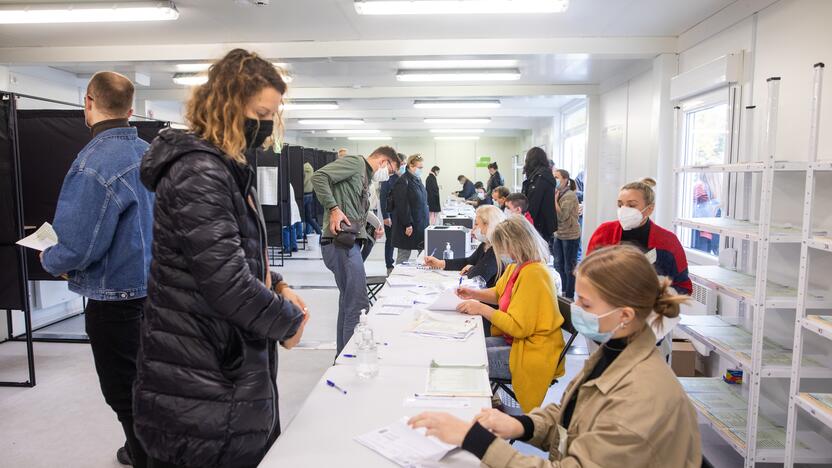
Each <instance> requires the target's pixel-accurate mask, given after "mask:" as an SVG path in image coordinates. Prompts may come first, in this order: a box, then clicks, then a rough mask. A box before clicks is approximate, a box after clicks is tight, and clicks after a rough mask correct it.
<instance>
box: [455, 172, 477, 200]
mask: <svg viewBox="0 0 832 468" xmlns="http://www.w3.org/2000/svg"><path fill="white" fill-rule="evenodd" d="M456 180H457V181H458V182H459V183H460V185H462V190H460V191H458V192H454V195H456V196H458V197H459V198H462V199H465V200H472V199H474V198H475V197H476V196H477V193H476V189H474V183H473V182H471V181H470V180H468V178H467V177H465V176H464V175H460V176H459V177H457V178H456Z"/></svg>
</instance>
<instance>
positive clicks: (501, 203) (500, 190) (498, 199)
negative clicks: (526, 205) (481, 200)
mask: <svg viewBox="0 0 832 468" xmlns="http://www.w3.org/2000/svg"><path fill="white" fill-rule="evenodd" d="M510 193H511V192H510V191H509V190H508V188H507V187H504V186H502V185H501V186H499V187H497V188H495V189H494V190H492V191H491V198H492V199H493V200H494V204H495V205H496V206H497V208H499V209H500V210H501V211H502V210H504V209H505V207H506V198H507V197H508V196H509V194H510Z"/></svg>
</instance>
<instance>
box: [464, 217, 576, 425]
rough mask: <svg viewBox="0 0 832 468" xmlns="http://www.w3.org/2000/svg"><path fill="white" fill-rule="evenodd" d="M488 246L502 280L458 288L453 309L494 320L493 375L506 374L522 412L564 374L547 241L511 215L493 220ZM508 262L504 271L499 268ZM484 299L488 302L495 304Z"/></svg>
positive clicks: (490, 348)
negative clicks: (482, 286)
mask: <svg viewBox="0 0 832 468" xmlns="http://www.w3.org/2000/svg"><path fill="white" fill-rule="evenodd" d="M490 240H491V245H492V248H493V249H494V255H495V256H496V257H497V258H498V259H502V261H501V262H500V261H498V262H497V265H498V273H497V275H498V276H499V277H500V279H499V280H498V281H497V284H496V286H495V287H493V288H489V289H481V290H477V289H469V288H460V289H459V290H458V291H457V294H458V295H459V297H460V298H462V299H468V300H466V301H465V302H463V303H461V304H460V305H459V307H457V310H458V311H460V312H463V313H466V314H470V315H482V316H483V317H484V318H486V319H487V320H490V321H491V323H492V324H493V325H492V327H491V338H487V339H486V346H487V350H488V368H489V371H488V373H489V376H490V377H491V378H506V379H508V378H510V379H511V386H512V388H513V389H514V393H515V394H516V395H517V401H518V402H519V403H520V407H521V408H522V409H523V411H524V412H528V411H531V410H532V409H533V408H535V407H537V406H540V404H541V403H543V398H544V397H545V396H546V392H547V390H548V389H549V385H550V384H551V383H552V379H554V378H556V377H560V376H562V375H563V373H564V370H563V365H561V366H560V367H559V368H556V366H557V361H558V357H559V356H560V353H561V350H563V346H564V343H563V334H562V333H561V331H560V327H561V325H562V324H563V317H562V316H561V315H560V311H559V310H558V301H557V293H556V290H555V282H554V279H553V278H552V273H551V272H550V270H549V268H548V267H547V266H546V261H547V260H548V259H549V249H548V245H547V244H546V241H544V240H543V238H542V237H540V234H538V233H537V231H536V230H535V229H534V227H533V226H532V225H531V224H530V223H529V222H528V221H526V219H524V218H522V217H520V216H517V215H514V216H510V217H509V218H508V219H506V220H505V221H503V222H502V223H500V224H498V225H497V228H496V229H495V230H494V232H493V233H492V234H491V239H490ZM502 264H506V265H508V266H507V267H506V270H505V272H502V274H501V272H500V271H499V268H501V267H502ZM487 304H492V305H494V306H496V307H497V308H496V309H495V308H493V307H491V306H489V305H487Z"/></svg>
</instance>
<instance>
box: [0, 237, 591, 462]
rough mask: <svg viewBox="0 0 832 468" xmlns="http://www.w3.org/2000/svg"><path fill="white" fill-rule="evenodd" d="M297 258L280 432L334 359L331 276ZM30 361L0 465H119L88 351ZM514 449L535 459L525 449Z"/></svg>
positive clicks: (8, 411)
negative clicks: (300, 330)
mask: <svg viewBox="0 0 832 468" xmlns="http://www.w3.org/2000/svg"><path fill="white" fill-rule="evenodd" d="M381 247H382V245H378V246H377V247H376V248H375V249H374V250H373V253H372V255H371V257H370V258H369V259H368V261H367V265H366V269H367V274H368V275H370V276H373V275H382V274H384V273H385V268H384V259H383V257H384V256H383V249H382V248H381ZM295 257H296V258H293V259H288V260H286V263H285V265H284V267H282V268H275V269H276V270H277V271H279V272H281V273H283V274H284V276H285V277H286V280H287V281H288V282H289V283H290V284H291V285H292V286H293V287H296V288H298V289H299V292H300V293H301V294H302V296H303V297H304V299H305V300H306V302H307V303H308V305H309V309H310V313H311V314H312V317H311V320H310V322H309V325H308V326H307V328H306V332H305V333H304V337H303V341H302V342H301V346H299V347H298V348H296V349H294V350H292V351H285V350H283V349H281V351H280V366H279V369H280V370H279V373H278V388H279V392H280V415H281V424H282V426H283V427H284V428H285V427H287V426H288V425H290V424H291V421H292V418H294V416H295V414H297V411H298V409H299V408H300V407H301V405H302V404H303V402H304V400H305V399H306V397H307V395H308V393H309V390H310V389H311V388H312V387H313V386H314V384H315V383H316V382H317V381H318V379H320V377H321V375H323V373H324V371H325V370H326V369H327V368H328V367H329V366H331V365H332V361H333V359H334V357H335V351H334V348H335V346H334V341H335V322H336V314H337V304H338V291H337V289H336V288H335V283H334V280H333V277H332V274H331V273H330V272H329V271H328V270H327V269H326V267H325V266H324V264H323V261H321V260H320V252H316V251H314V250H313V251H307V252H301V253H300V254H298V255H296V256H295ZM79 327H80V328H79ZM53 330H54V331H55V332H56V333H57V332H60V333H75V334H78V333H79V330H80V332H83V320H82V317H78V318H74V319H72V320H70V321H67V322H63V323H61V324H59V325H57V326H55V328H54V329H53ZM48 332H50V331H47V333H48ZM578 341H579V342H581V345H582V344H583V343H582V340H578ZM579 352H580V351H579ZM584 358H585V356H582V355H571V356H570V357H569V359H568V360H567V375H566V376H565V377H564V378H563V379H562V380H561V383H559V384H558V385H556V386H554V387H552V388H551V389H550V391H549V394H548V395H547V398H546V400H547V402H548V401H557V400H559V399H560V396H561V394H562V392H563V390H564V388H565V386H566V383H567V382H568V381H569V380H570V379H571V378H572V376H573V375H574V374H575V373H576V372H577V371H578V370H580V368H581V366H582V364H583V360H584ZM35 359H36V372H37V386H35V387H34V388H0V467H25V468H40V467H43V468H47V467H49V468H53V467H62V468H76V467H77V468H98V467H100V468H117V467H120V466H121V465H119V464H118V463H117V462H116V460H115V451H116V449H117V448H118V447H119V446H121V444H123V442H124V436H123V434H122V431H121V426H120V425H119V424H118V422H117V421H116V418H115V415H114V414H113V413H112V411H111V410H110V409H109V407H107V405H106V404H105V403H104V399H103V397H102V396H101V392H100V390H99V387H98V378H97V376H96V374H95V369H94V368H93V362H92V353H91V352H90V349H89V345H86V344H65V343H35ZM25 372H26V359H25V347H24V345H23V344H22V343H14V342H10V343H2V344H0V380H20V379H23V378H24V376H25ZM518 445H522V444H518ZM520 449H521V450H522V451H524V452H528V453H535V450H534V449H532V448H531V447H528V446H525V447H520Z"/></svg>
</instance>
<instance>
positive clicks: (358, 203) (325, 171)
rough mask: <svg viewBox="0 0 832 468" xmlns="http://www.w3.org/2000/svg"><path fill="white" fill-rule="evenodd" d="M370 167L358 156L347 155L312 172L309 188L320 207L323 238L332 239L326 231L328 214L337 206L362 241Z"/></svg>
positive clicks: (371, 176)
mask: <svg viewBox="0 0 832 468" xmlns="http://www.w3.org/2000/svg"><path fill="white" fill-rule="evenodd" d="M372 178H373V168H372V167H370V165H369V164H368V163H367V161H366V160H365V159H364V158H363V157H361V156H355V155H349V156H344V157H343V158H340V159H336V160H335V161H332V162H331V163H329V164H327V165H326V166H324V167H322V168H320V169H318V170H317V171H315V174H313V175H312V186H313V187H314V189H315V195H316V196H317V197H318V201H320V202H321V205H323V207H324V223H323V226H322V227H323V236H322V237H329V238H332V237H334V236H335V233H333V232H331V231H330V230H329V212H330V210H331V209H332V208H333V207H335V206H338V207H339V208H341V211H343V212H344V214H345V215H347V218H349V220H350V224H352V225H353V226H359V227H360V229H359V230H358V238H359V239H366V238H367V230H366V229H364V227H365V226H366V224H367V213H368V212H369V211H370V202H369V189H368V188H369V184H370V182H371V181H372Z"/></svg>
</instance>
